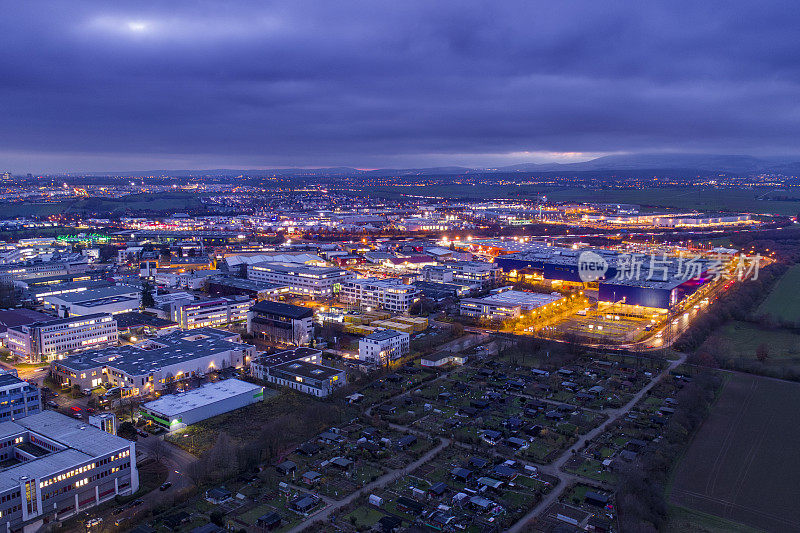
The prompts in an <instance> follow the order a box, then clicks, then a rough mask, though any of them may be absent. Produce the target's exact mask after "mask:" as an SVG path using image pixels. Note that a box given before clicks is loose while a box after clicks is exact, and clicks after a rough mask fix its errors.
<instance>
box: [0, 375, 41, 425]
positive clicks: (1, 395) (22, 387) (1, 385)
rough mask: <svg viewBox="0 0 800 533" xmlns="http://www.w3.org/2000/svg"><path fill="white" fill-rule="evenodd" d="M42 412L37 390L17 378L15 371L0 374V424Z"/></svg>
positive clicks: (39, 395)
mask: <svg viewBox="0 0 800 533" xmlns="http://www.w3.org/2000/svg"><path fill="white" fill-rule="evenodd" d="M41 411H42V396H41V394H40V393H39V389H38V388H36V387H35V386H34V385H31V384H30V383H28V382H27V381H24V380H22V379H20V378H19V377H17V371H16V370H9V371H3V372H0V422H5V421H7V420H17V419H19V418H23V417H26V416H28V415H35V414H36V413H40V412H41Z"/></svg>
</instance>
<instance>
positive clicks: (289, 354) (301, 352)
mask: <svg viewBox="0 0 800 533" xmlns="http://www.w3.org/2000/svg"><path fill="white" fill-rule="evenodd" d="M314 355H319V356H322V351H321V350H315V349H314V348H304V347H300V348H292V349H290V350H282V351H280V352H275V353H272V354H264V355H262V356H261V357H259V358H258V362H259V363H261V364H263V365H269V366H274V365H280V364H283V363H288V362H289V361H297V360H298V359H303V358H306V357H311V356H314Z"/></svg>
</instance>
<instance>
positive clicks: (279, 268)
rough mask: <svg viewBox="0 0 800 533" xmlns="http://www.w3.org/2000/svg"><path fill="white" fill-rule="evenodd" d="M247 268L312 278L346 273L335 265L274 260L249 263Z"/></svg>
mask: <svg viewBox="0 0 800 533" xmlns="http://www.w3.org/2000/svg"><path fill="white" fill-rule="evenodd" d="M249 268H252V269H253V270H266V271H272V272H280V273H281V274H288V275H293V276H306V277H314V278H327V277H337V276H342V275H344V274H347V271H346V270H342V269H341V268H336V267H321V266H309V265H301V264H299V263H280V262H274V261H265V262H263V263H255V264H251V265H249Z"/></svg>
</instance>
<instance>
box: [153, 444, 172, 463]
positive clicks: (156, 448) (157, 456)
mask: <svg viewBox="0 0 800 533" xmlns="http://www.w3.org/2000/svg"><path fill="white" fill-rule="evenodd" d="M149 452H150V455H151V456H152V457H153V460H154V461H155V462H157V463H158V464H161V463H162V462H163V461H164V458H165V457H166V456H167V453H168V452H169V450H168V449H167V445H166V443H164V441H163V440H161V439H156V441H155V442H154V443H153V445H152V446H151V447H150V450H149Z"/></svg>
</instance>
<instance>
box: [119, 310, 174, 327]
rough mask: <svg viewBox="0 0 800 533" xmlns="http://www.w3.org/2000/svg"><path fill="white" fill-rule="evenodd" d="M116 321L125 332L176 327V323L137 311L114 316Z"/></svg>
mask: <svg viewBox="0 0 800 533" xmlns="http://www.w3.org/2000/svg"><path fill="white" fill-rule="evenodd" d="M114 319H115V320H116V321H117V327H118V328H119V329H123V330H124V329H130V328H141V327H150V328H159V329H160V328H166V327H169V326H174V325H175V322H172V321H170V320H165V319H163V318H159V317H157V316H153V315H146V314H144V313H139V312H136V311H132V312H130V313H119V314H117V315H114Z"/></svg>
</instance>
